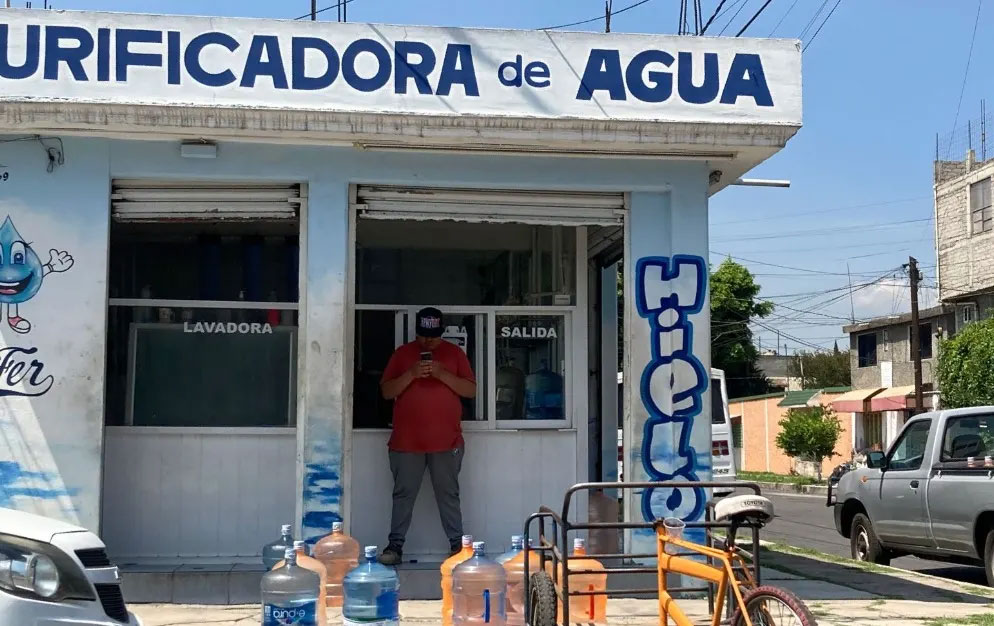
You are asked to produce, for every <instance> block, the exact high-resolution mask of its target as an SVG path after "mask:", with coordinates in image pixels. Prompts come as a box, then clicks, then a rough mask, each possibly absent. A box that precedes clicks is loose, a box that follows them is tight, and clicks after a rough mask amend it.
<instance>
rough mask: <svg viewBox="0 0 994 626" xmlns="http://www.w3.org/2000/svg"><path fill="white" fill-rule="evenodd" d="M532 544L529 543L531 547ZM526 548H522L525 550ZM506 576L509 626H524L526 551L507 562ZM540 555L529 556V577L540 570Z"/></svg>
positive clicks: (505, 563)
mask: <svg viewBox="0 0 994 626" xmlns="http://www.w3.org/2000/svg"><path fill="white" fill-rule="evenodd" d="M530 545H531V543H529V546H530ZM523 547H524V546H522V548H523ZM503 565H504V575H505V576H506V577H507V603H506V604H507V626H524V623H525V551H524V549H522V550H519V551H518V553H517V554H515V555H514V556H513V557H512V558H511V559H510V560H508V561H505V562H504V563H503ZM539 567H540V565H539V554H538V552H532V553H531V554H529V555H528V570H529V576H530V575H531V574H534V573H535V572H537V571H538V570H539Z"/></svg>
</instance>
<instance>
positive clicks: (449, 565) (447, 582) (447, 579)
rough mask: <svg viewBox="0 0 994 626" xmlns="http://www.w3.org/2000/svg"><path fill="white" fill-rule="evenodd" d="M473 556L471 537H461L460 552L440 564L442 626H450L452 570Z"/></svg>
mask: <svg viewBox="0 0 994 626" xmlns="http://www.w3.org/2000/svg"><path fill="white" fill-rule="evenodd" d="M472 556H473V536H472V535H463V536H462V550H460V551H459V552H457V553H456V554H453V555H452V556H450V557H449V558H447V559H445V561H443V562H442V626H452V570H454V569H455V568H456V566H457V565H459V564H460V563H462V562H463V561H465V560H466V559H469V558H471V557H472Z"/></svg>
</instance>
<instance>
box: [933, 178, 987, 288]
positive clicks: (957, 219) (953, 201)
mask: <svg viewBox="0 0 994 626" xmlns="http://www.w3.org/2000/svg"><path fill="white" fill-rule="evenodd" d="M991 176H994V163H992V162H990V161H988V162H987V163H985V164H983V165H981V166H978V167H976V168H975V169H973V170H972V171H970V172H967V173H963V174H961V175H959V176H947V177H946V178H944V179H941V180H940V182H938V184H937V185H936V189H935V192H936V200H935V209H936V224H935V226H936V232H937V239H938V259H939V278H940V280H941V282H940V284H939V299H940V300H942V301H947V300H955V299H956V298H958V297H962V296H963V295H965V294H966V293H969V292H976V291H983V290H988V289H994V232H986V233H982V234H976V235H973V234H972V233H971V226H970V185H971V184H973V183H975V182H978V181H980V180H983V179H985V178H990V177H991Z"/></svg>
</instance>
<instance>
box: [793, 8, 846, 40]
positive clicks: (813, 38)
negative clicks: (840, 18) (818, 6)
mask: <svg viewBox="0 0 994 626" xmlns="http://www.w3.org/2000/svg"><path fill="white" fill-rule="evenodd" d="M840 4H842V0H836V2H835V6H834V7H832V10H831V11H829V12H828V15H827V16H826V17H825V19H824V20H823V21H822V23H821V26H819V27H818V30H816V31H815V34H814V35H811V39H809V40H808V43H806V44H804V48H802V49H801V52H804V51H805V50H807V49H808V46H810V45H811V44H813V43H814V41H815V38H816V37H818V33H820V32H821V29H822V28H825V24H827V23H828V20H830V19H832V14H833V13H835V9H837V8H839V5H840Z"/></svg>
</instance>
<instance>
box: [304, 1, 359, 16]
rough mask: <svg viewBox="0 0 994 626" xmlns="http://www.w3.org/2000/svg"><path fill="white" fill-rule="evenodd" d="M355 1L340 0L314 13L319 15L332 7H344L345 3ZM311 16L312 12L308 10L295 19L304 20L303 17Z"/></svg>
mask: <svg viewBox="0 0 994 626" xmlns="http://www.w3.org/2000/svg"><path fill="white" fill-rule="evenodd" d="M353 2H355V0H339V1H338V2H337V3H335V4H332V5H330V6H326V7H324V8H323V9H318V10H317V11H315V12H314V15H318V14H319V13H324V12H325V11H330V10H332V9H339V8H344V7H345V5H347V4H351V3H353ZM310 18H311V12H310V11H308V12H307V13H304V14H303V15H301V16H300V17H295V18H293V19H295V20H303V19H310Z"/></svg>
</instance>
